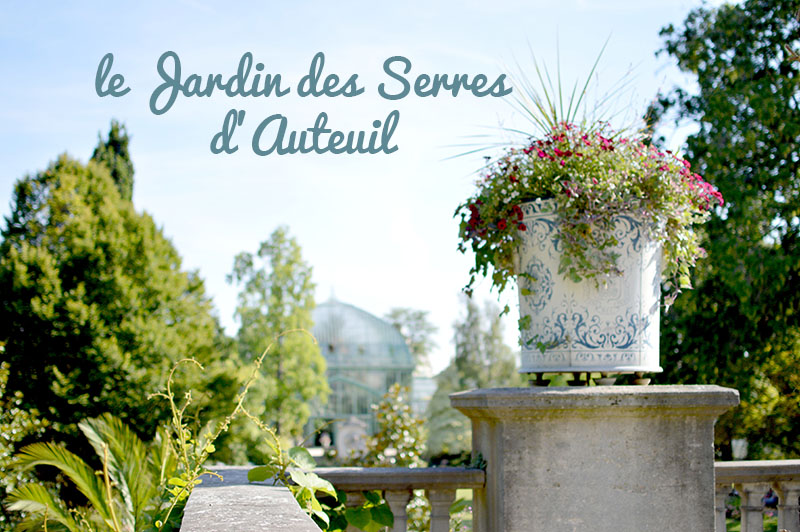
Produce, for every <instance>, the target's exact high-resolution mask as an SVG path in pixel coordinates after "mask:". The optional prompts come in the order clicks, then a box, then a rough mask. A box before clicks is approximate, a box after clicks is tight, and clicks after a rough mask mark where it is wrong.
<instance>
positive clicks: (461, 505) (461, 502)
mask: <svg viewBox="0 0 800 532" xmlns="http://www.w3.org/2000/svg"><path fill="white" fill-rule="evenodd" d="M471 503H472V501H470V500H468V499H457V500H456V501H455V502H453V504H451V505H450V514H451V515H452V514H457V513H459V512H462V511H464V510H466V509H467V508H469V505H470V504H471Z"/></svg>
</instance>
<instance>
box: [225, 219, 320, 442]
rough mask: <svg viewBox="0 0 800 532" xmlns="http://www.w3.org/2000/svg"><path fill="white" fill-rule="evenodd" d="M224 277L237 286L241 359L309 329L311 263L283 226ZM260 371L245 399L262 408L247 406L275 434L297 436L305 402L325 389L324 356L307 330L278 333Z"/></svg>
mask: <svg viewBox="0 0 800 532" xmlns="http://www.w3.org/2000/svg"><path fill="white" fill-rule="evenodd" d="M228 281H229V282H232V283H236V284H239V285H241V291H240V292H239V303H238V306H237V307H236V316H237V318H238V319H239V322H240V327H239V332H238V334H237V338H238V344H239V353H240V355H241V357H242V358H243V359H244V360H248V361H251V360H255V359H256V358H257V357H258V356H259V355H261V353H263V352H264V350H265V349H266V348H267V346H268V345H269V344H270V343H271V342H272V340H273V339H274V338H275V337H277V336H278V335H281V334H282V333H284V332H287V331H292V330H296V329H303V330H305V331H311V328H312V327H313V322H312V318H311V312H312V310H313V309H314V305H315V303H314V288H315V287H314V283H313V281H312V279H311V266H309V265H308V264H306V263H305V262H304V261H303V257H302V254H301V249H300V245H299V244H298V243H297V240H295V239H294V237H291V236H290V235H289V232H288V229H287V228H286V227H279V228H278V229H276V230H275V231H274V232H273V233H272V235H270V237H269V239H268V240H266V241H265V242H262V243H261V246H260V247H259V250H258V253H257V254H256V255H253V254H251V253H246V252H243V253H240V254H239V255H237V256H236V259H235V261H234V266H233V273H231V274H230V275H229V276H228ZM262 373H263V378H262V379H261V380H260V381H259V382H258V383H257V384H256V385H255V386H254V389H253V391H252V393H251V397H250V399H249V400H250V401H255V402H258V403H260V404H261V405H263V407H262V408H260V409H256V408H255V407H251V408H250V411H251V412H253V413H254V414H255V413H258V412H259V411H260V412H263V414H262V416H261V417H263V419H264V420H265V421H266V422H267V423H269V424H271V425H272V426H274V427H275V431H276V432H277V433H278V434H280V435H284V436H289V437H297V436H299V435H300V433H301V431H302V429H303V426H304V425H305V423H306V421H308V417H309V415H310V403H311V402H312V401H325V400H326V399H327V396H328V392H329V389H328V384H327V381H326V379H325V359H324V358H323V357H322V354H321V353H320V350H319V347H318V346H317V345H316V343H315V341H314V339H313V338H312V337H311V335H310V332H309V333H308V334H301V333H293V334H286V335H283V336H281V337H280V338H279V341H278V345H277V346H275V347H274V348H273V349H272V350H271V351H270V352H269V353H268V354H267V356H266V358H265V359H264V362H263V365H262ZM251 404H252V403H251Z"/></svg>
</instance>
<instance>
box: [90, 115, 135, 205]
mask: <svg viewBox="0 0 800 532" xmlns="http://www.w3.org/2000/svg"><path fill="white" fill-rule="evenodd" d="M129 142H130V138H129V137H128V132H127V131H126V130H125V126H124V125H122V124H120V123H119V122H117V121H116V120H112V121H111V130H110V131H109V132H108V138H107V139H103V138H102V137H101V138H100V141H99V142H98V144H97V147H96V148H95V149H94V153H93V154H92V160H93V161H95V162H97V163H101V164H105V165H106V167H107V168H108V170H109V172H110V173H111V179H113V180H114V184H115V185H116V186H117V190H119V195H120V197H121V198H122V199H123V200H125V201H131V199H132V198H133V162H132V161H131V156H130V152H129V150H128V143H129Z"/></svg>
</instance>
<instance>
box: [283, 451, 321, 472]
mask: <svg viewBox="0 0 800 532" xmlns="http://www.w3.org/2000/svg"><path fill="white" fill-rule="evenodd" d="M289 458H290V459H291V460H292V461H293V462H294V463H295V464H297V467H299V468H300V469H304V470H306V471H310V470H312V469H314V468H315V467H317V462H316V461H315V460H314V457H313V456H311V453H310V452H308V449H306V448H305V447H292V448H291V449H289Z"/></svg>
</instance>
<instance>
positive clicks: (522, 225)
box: [517, 223, 528, 231]
mask: <svg viewBox="0 0 800 532" xmlns="http://www.w3.org/2000/svg"><path fill="white" fill-rule="evenodd" d="M517 229H519V230H520V231H527V230H528V227H527V226H526V225H525V224H524V223H520V224H519V225H517Z"/></svg>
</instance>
